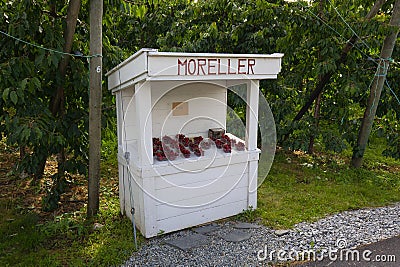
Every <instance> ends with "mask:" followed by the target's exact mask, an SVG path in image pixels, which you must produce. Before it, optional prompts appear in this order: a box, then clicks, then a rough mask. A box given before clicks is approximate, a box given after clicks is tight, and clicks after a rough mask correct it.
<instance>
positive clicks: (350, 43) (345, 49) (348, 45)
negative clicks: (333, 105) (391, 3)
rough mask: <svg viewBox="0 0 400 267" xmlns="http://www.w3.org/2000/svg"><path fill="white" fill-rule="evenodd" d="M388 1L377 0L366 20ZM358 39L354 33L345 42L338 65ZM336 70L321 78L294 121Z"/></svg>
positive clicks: (309, 104)
mask: <svg viewBox="0 0 400 267" xmlns="http://www.w3.org/2000/svg"><path fill="white" fill-rule="evenodd" d="M385 2H386V0H378V1H376V2H375V4H374V6H373V7H372V8H371V10H370V11H369V12H368V14H367V15H366V16H365V19H366V20H370V19H372V18H373V17H375V15H376V14H377V13H378V11H379V9H380V8H381V6H382V5H383V4H384V3H385ZM357 41H358V37H357V36H356V35H353V36H352V37H351V38H350V40H349V41H347V43H346V44H345V46H344V47H343V48H342V52H341V54H340V58H339V59H338V60H337V61H336V66H339V65H341V64H344V63H345V62H346V59H347V55H348V53H349V52H350V50H351V49H352V48H353V46H354V45H355V44H356V42H357ZM334 73H335V72H333V71H330V72H328V73H326V74H324V75H323V76H322V77H321V79H320V80H319V82H318V84H317V86H316V87H315V89H314V91H313V92H311V95H310V98H309V100H308V101H307V102H306V103H305V104H304V106H303V107H302V108H301V109H300V111H299V112H298V113H297V115H296V117H294V119H293V121H298V120H300V119H301V118H302V117H303V116H304V114H305V113H306V112H307V110H308V109H309V108H310V107H311V105H312V103H313V102H314V100H315V99H316V98H317V97H318V96H319V95H320V94H321V92H322V90H323V89H324V88H325V86H326V85H327V84H328V83H329V80H330V79H331V77H332V75H333V74H334Z"/></svg>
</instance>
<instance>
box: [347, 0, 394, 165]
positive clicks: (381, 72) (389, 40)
mask: <svg viewBox="0 0 400 267" xmlns="http://www.w3.org/2000/svg"><path fill="white" fill-rule="evenodd" d="M389 25H390V26H393V27H392V30H391V33H390V34H389V35H387V36H386V38H385V40H384V41H383V46H382V50H381V55H380V58H381V59H380V61H379V65H378V67H377V70H376V74H375V77H374V80H373V83H372V85H371V90H370V95H369V98H368V103H367V107H366V109H365V112H364V118H363V120H362V123H361V127H360V131H359V134H358V139H357V145H356V146H355V147H354V149H353V157H352V160H351V165H352V166H353V167H355V168H359V167H361V165H362V160H363V157H364V152H365V148H366V146H367V142H368V138H369V135H370V134H371V129H372V124H373V122H374V117H375V114H376V110H377V108H378V104H379V99H380V97H381V92H382V88H383V85H384V83H385V80H386V73H387V70H388V68H389V62H390V57H391V56H392V52H393V49H394V46H395V44H396V39H397V35H398V34H399V30H400V0H396V2H395V4H394V7H393V13H392V17H391V18H390V22H389Z"/></svg>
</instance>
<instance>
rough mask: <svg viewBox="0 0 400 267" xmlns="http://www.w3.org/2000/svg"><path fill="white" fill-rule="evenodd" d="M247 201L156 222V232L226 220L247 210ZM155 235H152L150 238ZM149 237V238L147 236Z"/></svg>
mask: <svg viewBox="0 0 400 267" xmlns="http://www.w3.org/2000/svg"><path fill="white" fill-rule="evenodd" d="M246 204H247V201H246V200H241V201H237V202H233V203H229V204H226V205H222V206H216V207H212V208H209V209H207V210H201V211H197V212H193V213H188V214H183V215H181V216H176V217H171V218H167V219H165V220H159V221H157V226H158V227H157V228H158V231H164V232H167V233H168V232H173V231H176V230H180V229H184V228H188V227H192V226H196V225H199V224H204V223H207V222H212V221H215V220H218V219H221V218H226V217H229V216H232V215H235V214H238V213H240V212H242V211H243V210H245V209H247V206H246ZM155 235H157V233H154V234H153V235H152V236H155ZM148 237H151V236H148Z"/></svg>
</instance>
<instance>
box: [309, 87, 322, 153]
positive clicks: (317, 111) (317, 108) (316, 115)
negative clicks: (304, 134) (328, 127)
mask: <svg viewBox="0 0 400 267" xmlns="http://www.w3.org/2000/svg"><path fill="white" fill-rule="evenodd" d="M321 98H322V94H319V96H318V97H317V101H316V102H315V109H314V119H315V124H314V126H315V131H314V133H312V134H311V136H310V142H309V144H308V153H309V154H313V153H314V141H315V133H316V132H318V127H319V114H320V110H321Z"/></svg>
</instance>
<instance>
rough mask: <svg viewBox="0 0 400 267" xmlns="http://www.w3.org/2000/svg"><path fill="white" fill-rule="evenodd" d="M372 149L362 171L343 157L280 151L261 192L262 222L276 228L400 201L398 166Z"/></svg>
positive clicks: (346, 155)
mask: <svg viewBox="0 0 400 267" xmlns="http://www.w3.org/2000/svg"><path fill="white" fill-rule="evenodd" d="M381 151H382V149H381V146H380V145H379V143H378V144H374V145H372V146H370V149H369V150H368V151H367V153H366V156H365V164H364V168H363V169H354V168H351V167H349V162H348V161H347V160H346V159H347V158H349V156H348V155H349V154H350V155H351V152H349V151H346V153H344V155H339V156H338V155H333V154H331V155H330V154H319V155H318V154H317V155H315V156H309V155H306V154H302V153H297V154H296V153H287V152H283V151H279V152H278V153H277V154H276V157H275V161H274V164H273V166H272V168H271V171H270V173H269V175H268V177H267V178H266V179H265V181H264V183H263V184H262V185H261V186H260V188H259V189H258V212H257V213H258V215H259V218H260V220H261V222H262V223H263V224H265V225H267V226H269V227H272V228H276V229H283V228H291V227H293V226H294V225H295V224H296V223H299V222H302V221H308V222H312V221H316V220H318V219H320V218H322V217H324V216H327V215H329V214H333V213H336V212H341V211H345V210H353V209H359V208H365V207H377V206H384V205H388V204H392V203H394V202H398V201H400V178H399V177H400V168H399V167H400V165H399V162H398V161H397V162H396V161H395V160H393V159H387V158H385V157H383V156H380V155H381Z"/></svg>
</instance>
